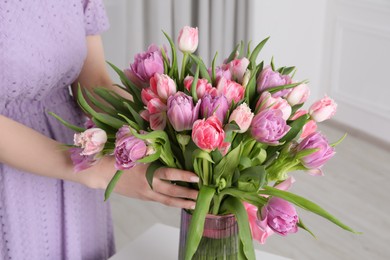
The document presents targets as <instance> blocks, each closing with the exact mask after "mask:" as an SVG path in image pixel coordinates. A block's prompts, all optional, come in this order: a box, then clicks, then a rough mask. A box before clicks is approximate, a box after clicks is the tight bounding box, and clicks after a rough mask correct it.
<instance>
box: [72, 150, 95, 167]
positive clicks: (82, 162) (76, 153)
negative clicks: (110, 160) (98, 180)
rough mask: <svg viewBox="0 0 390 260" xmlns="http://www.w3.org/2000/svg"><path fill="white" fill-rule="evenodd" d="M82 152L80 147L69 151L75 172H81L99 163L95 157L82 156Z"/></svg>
mask: <svg viewBox="0 0 390 260" xmlns="http://www.w3.org/2000/svg"><path fill="white" fill-rule="evenodd" d="M82 151H83V149H82V148H79V147H73V148H70V149H69V152H70V159H71V160H72V163H73V169H74V171H75V172H81V171H83V170H85V169H87V168H89V167H91V166H92V165H94V164H95V163H96V162H97V159H96V158H95V155H82V154H81V153H82Z"/></svg>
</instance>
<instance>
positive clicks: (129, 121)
mask: <svg viewBox="0 0 390 260" xmlns="http://www.w3.org/2000/svg"><path fill="white" fill-rule="evenodd" d="M119 116H121V117H122V118H123V119H125V120H126V122H127V123H128V124H129V126H130V127H132V128H134V129H135V130H137V131H139V130H140V128H139V125H137V124H136V123H135V122H134V121H133V120H131V119H129V118H128V117H127V116H125V115H122V114H119Z"/></svg>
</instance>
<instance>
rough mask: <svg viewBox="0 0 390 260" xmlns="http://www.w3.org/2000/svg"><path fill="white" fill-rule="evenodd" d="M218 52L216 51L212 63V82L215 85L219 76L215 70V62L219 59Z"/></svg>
mask: <svg viewBox="0 0 390 260" xmlns="http://www.w3.org/2000/svg"><path fill="white" fill-rule="evenodd" d="M217 56H218V52H216V53H215V55H214V58H213V62H212V63H211V83H212V85H213V86H214V85H215V84H216V83H217V76H216V72H215V62H216V60H217Z"/></svg>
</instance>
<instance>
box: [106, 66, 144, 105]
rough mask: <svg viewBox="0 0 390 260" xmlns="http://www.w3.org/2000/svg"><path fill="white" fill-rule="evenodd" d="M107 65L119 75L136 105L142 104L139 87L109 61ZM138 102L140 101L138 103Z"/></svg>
mask: <svg viewBox="0 0 390 260" xmlns="http://www.w3.org/2000/svg"><path fill="white" fill-rule="evenodd" d="M107 63H108V65H110V67H111V68H112V69H113V70H114V71H115V72H116V73H117V74H118V76H119V78H120V80H121V82H122V83H123V85H125V86H126V88H127V90H128V91H129V93H130V94H131V95H132V96H133V98H134V101H135V102H136V103H139V104H142V99H141V89H140V88H139V87H137V86H136V85H135V84H134V83H133V82H132V81H131V80H129V79H128V78H127V76H126V75H125V73H123V71H122V70H120V69H119V68H118V67H116V66H115V65H114V64H112V63H110V62H108V61H107ZM136 100H138V102H137V101H136Z"/></svg>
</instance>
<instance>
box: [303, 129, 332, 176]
mask: <svg viewBox="0 0 390 260" xmlns="http://www.w3.org/2000/svg"><path fill="white" fill-rule="evenodd" d="M306 149H318V151H316V152H314V153H312V154H309V155H306V156H305V157H303V158H301V161H302V164H303V165H304V166H305V167H306V168H308V169H317V168H320V167H321V166H322V165H324V164H325V163H326V162H327V161H328V160H329V159H330V158H331V157H332V156H333V155H334V154H335V149H334V148H333V147H331V146H330V145H329V143H328V140H327V139H326V137H325V136H323V135H322V134H321V133H319V132H314V133H312V134H310V135H308V136H307V137H306V138H305V139H303V140H302V141H301V142H300V143H299V145H298V146H297V151H298V152H300V151H303V150H306Z"/></svg>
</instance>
